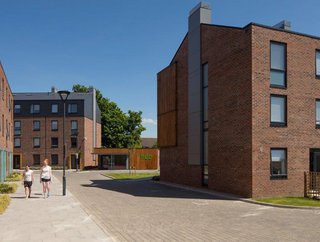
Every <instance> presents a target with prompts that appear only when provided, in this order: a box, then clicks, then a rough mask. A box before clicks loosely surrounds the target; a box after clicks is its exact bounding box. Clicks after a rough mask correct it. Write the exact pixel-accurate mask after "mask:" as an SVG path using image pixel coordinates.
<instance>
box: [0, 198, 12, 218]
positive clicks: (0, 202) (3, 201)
mask: <svg viewBox="0 0 320 242" xmlns="http://www.w3.org/2000/svg"><path fill="white" fill-rule="evenodd" d="M10 201H11V198H10V197H9V196H8V195H0V214H2V213H3V212H4V211H5V210H6V208H7V207H8V206H9V204H10Z"/></svg>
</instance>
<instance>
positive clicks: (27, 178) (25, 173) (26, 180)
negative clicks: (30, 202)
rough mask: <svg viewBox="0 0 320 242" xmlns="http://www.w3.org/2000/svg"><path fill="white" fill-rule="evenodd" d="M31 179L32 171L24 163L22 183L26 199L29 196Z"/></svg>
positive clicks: (32, 178)
mask: <svg viewBox="0 0 320 242" xmlns="http://www.w3.org/2000/svg"><path fill="white" fill-rule="evenodd" d="M33 181H34V177H33V171H32V170H30V167H29V166H28V165H26V167H25V170H24V171H23V185H24V192H25V194H26V199H27V198H30V197H31V187H32V182H33Z"/></svg>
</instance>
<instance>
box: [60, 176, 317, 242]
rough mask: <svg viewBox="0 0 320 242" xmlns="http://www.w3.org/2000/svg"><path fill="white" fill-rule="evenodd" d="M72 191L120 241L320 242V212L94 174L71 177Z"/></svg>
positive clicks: (69, 181)
mask: <svg viewBox="0 0 320 242" xmlns="http://www.w3.org/2000/svg"><path fill="white" fill-rule="evenodd" d="M59 177H60V175H59ZM68 189H69V190H70V191H71V192H72V193H73V195H74V196H75V197H76V198H77V199H78V200H79V201H80V202H81V204H82V205H83V206H84V207H85V209H86V211H87V212H89V213H90V214H91V215H92V216H93V218H94V219H95V221H97V222H98V223H99V224H100V226H102V227H103V228H104V229H105V230H106V231H108V233H110V234H111V235H112V237H113V238H114V239H116V240H118V241H139V242H141V241H320V234H319V231H320V223H319V221H320V210H303V209H286V208H275V207H266V206H261V205H256V204H249V203H245V202H241V201H238V200H228V199H225V198H223V199H222V198H219V197H216V196H214V195H211V194H203V193H198V192H193V191H188V190H184V189H181V188H176V187H169V186H166V185H163V184H157V183H155V182H152V181H145V180H144V181H115V180H108V179H107V178H106V177H104V176H102V175H100V173H99V172H96V171H94V172H92V171H90V172H81V173H75V172H70V173H68Z"/></svg>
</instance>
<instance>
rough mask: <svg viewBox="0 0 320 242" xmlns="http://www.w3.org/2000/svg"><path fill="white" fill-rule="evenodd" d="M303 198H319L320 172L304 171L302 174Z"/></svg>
mask: <svg viewBox="0 0 320 242" xmlns="http://www.w3.org/2000/svg"><path fill="white" fill-rule="evenodd" d="M304 185H305V188H304V195H305V197H311V198H312V197H319V196H320V172H311V171H306V172H305V173H304Z"/></svg>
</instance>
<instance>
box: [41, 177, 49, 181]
mask: <svg viewBox="0 0 320 242" xmlns="http://www.w3.org/2000/svg"><path fill="white" fill-rule="evenodd" d="M41 181H42V182H49V181H51V178H49V179H46V178H41Z"/></svg>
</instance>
